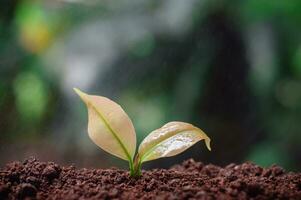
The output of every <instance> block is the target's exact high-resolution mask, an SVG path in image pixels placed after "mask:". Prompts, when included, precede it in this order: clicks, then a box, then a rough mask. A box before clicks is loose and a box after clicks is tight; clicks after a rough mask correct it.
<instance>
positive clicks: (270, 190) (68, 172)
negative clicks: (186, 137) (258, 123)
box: [0, 158, 301, 199]
mask: <svg viewBox="0 0 301 200" xmlns="http://www.w3.org/2000/svg"><path fill="white" fill-rule="evenodd" d="M0 199H301V173H292V172H288V173H287V172H285V171H284V170H283V169H282V168H281V167H279V166H276V165H274V166H271V167H269V168H262V167H259V166H257V165H255V164H252V163H243V164H241V165H236V164H230V165H228V166H226V167H224V168H222V167H219V166H215V165H204V164H202V163H200V162H195V161H193V160H187V161H185V162H183V163H182V164H181V165H176V166H174V167H172V168H170V169H168V170H167V169H154V170H150V171H143V173H142V177H140V178H138V179H133V178H130V177H129V173H128V172H127V171H124V170H118V169H113V168H112V169H85V168H83V169H76V168H75V167H74V166H68V167H62V166H59V165H57V164H55V163H53V162H39V161H38V160H36V159H33V158H31V159H28V160H26V161H24V162H23V163H21V162H12V163H9V164H7V165H6V166H5V167H4V168H2V169H0Z"/></svg>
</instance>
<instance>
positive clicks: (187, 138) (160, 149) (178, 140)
mask: <svg viewBox="0 0 301 200" xmlns="http://www.w3.org/2000/svg"><path fill="white" fill-rule="evenodd" d="M200 140H205V143H206V146H207V148H208V149H209V150H211V148H210V138H209V137H208V136H207V135H206V134H205V133H204V132H203V131H202V130H201V129H199V128H197V127H195V126H193V125H191V124H188V123H184V122H169V123H167V124H165V125H164V126H163V127H161V128H159V129H157V130H155V131H153V132H151V133H150V134H149V135H148V136H147V137H146V138H145V139H144V140H143V141H142V143H141V144H140V146H139V150H138V154H139V157H140V162H141V163H142V162H145V161H149V160H154V159H158V158H162V157H170V156H174V155H177V154H179V153H181V152H183V151H185V150H186V149H188V148H189V147H191V146H192V145H194V144H195V143H196V142H198V141H200Z"/></svg>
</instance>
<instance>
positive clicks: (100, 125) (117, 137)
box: [74, 88, 136, 161]
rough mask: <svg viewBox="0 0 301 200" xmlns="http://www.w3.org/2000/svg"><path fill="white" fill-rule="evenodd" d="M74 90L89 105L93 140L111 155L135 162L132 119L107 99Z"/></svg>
mask: <svg viewBox="0 0 301 200" xmlns="http://www.w3.org/2000/svg"><path fill="white" fill-rule="evenodd" d="M74 90H75V92H76V93H77V94H78V95H79V96H80V97H81V99H82V100H83V101H84V102H85V103H86V105H87V108H88V115H89V122H88V134H89V136H90V138H91V140H92V141H93V142H94V143H95V144H96V145H98V146H99V147H100V148H102V149H103V150H105V151H107V152H108V153H110V154H113V155H115V156H117V157H119V158H122V159H124V160H129V161H131V160H133V157H134V154H135V149H136V133H135V129H134V126H133V124H132V121H131V119H130V118H129V117H128V115H127V114H126V113H125V112H124V110H123V109H122V108H121V106H120V105H118V104H117V103H115V102H114V101H112V100H110V99H108V98H106V97H102V96H95V95H88V94H86V93H84V92H82V91H80V90H79V89H76V88H74Z"/></svg>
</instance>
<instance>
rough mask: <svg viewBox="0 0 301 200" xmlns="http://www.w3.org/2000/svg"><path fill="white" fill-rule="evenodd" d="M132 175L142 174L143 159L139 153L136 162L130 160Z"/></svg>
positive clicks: (135, 176)
mask: <svg viewBox="0 0 301 200" xmlns="http://www.w3.org/2000/svg"><path fill="white" fill-rule="evenodd" d="M130 176H131V177H134V178H137V177H139V176H141V160H140V157H139V155H138V154H137V155H136V156H135V158H134V162H133V161H131V162H130Z"/></svg>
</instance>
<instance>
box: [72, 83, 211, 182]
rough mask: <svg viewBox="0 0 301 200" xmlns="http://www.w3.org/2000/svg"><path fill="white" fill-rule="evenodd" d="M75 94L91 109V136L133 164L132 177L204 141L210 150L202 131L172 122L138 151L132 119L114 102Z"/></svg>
mask: <svg viewBox="0 0 301 200" xmlns="http://www.w3.org/2000/svg"><path fill="white" fill-rule="evenodd" d="M74 90H75V92H76V93H77V94H78V95H79V96H80V97H81V99H82V100H83V101H84V102H85V103H86V105H87V108H88V117H89V120H88V121H89V122H88V134H89V136H90V138H91V140H92V141H93V142H94V143H95V144H96V145H98V146H99V147H100V148H102V149H103V150H105V151H106V152H108V153H110V154H113V155H114V156H117V157H119V158H121V159H123V160H127V161H128V162H129V167H130V176H132V177H137V176H140V175H141V164H142V163H144V162H147V161H150V160H155V159H158V158H163V157H170V156H174V155H177V154H179V153H181V152H183V151H185V150H186V149H188V148H189V147H191V146H192V145H194V144H195V143H197V142H198V141H200V140H205V144H206V146H207V148H208V149H209V150H211V148H210V138H209V137H208V136H207V135H206V134H205V133H204V132H203V131H202V130H201V129H199V128H197V127H195V126H193V125H191V124H189V123H185V122H169V123H167V124H165V125H164V126H162V127H161V128H159V129H157V130H154V131H153V132H151V133H150V134H149V135H148V136H147V137H146V138H145V139H144V140H143V141H142V142H141V144H140V146H139V148H138V153H137V154H136V155H135V151H136V133H135V129H134V126H133V124H132V121H131V119H130V118H129V117H128V115H127V114H126V113H125V112H124V110H123V109H122V108H121V106H120V105H118V104H117V103H115V102H114V101H112V100H110V99H108V98H106V97H102V96H95V95H88V94H86V93H84V92H82V91H80V90H79V89H76V88H74Z"/></svg>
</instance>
